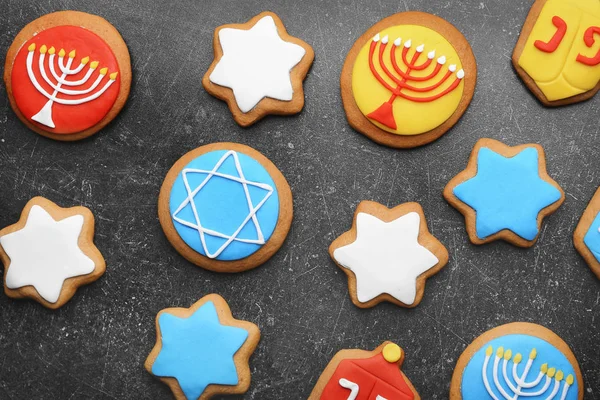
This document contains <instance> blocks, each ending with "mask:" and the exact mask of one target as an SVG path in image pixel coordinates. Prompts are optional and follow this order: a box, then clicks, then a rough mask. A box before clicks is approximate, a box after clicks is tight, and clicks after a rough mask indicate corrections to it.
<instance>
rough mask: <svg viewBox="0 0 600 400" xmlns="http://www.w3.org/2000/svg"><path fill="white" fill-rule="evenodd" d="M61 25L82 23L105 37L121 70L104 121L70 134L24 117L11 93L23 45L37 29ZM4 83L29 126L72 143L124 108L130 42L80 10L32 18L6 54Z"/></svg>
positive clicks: (86, 135) (127, 91)
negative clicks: (15, 69)
mask: <svg viewBox="0 0 600 400" xmlns="http://www.w3.org/2000/svg"><path fill="white" fill-rule="evenodd" d="M62 25H74V26H79V27H82V28H85V29H87V30H89V31H91V32H93V33H95V34H96V35H98V36H100V37H101V38H102V40H104V41H105V42H106V43H107V44H108V46H109V47H110V48H111V50H112V51H113V54H114V55H115V58H116V59H117V63H118V64H119V70H120V72H119V75H120V79H121V80H120V88H119V95H118V96H117V98H116V100H115V103H114V104H113V106H112V108H111V109H110V110H109V111H108V113H107V114H106V115H105V116H104V118H102V120H100V122H98V123H97V124H96V125H94V126H92V127H90V128H88V129H86V130H83V131H81V132H77V133H70V134H57V133H53V132H50V131H47V130H45V129H42V128H41V127H40V126H39V125H37V124H34V123H33V122H31V121H30V120H29V119H28V118H27V117H25V116H24V115H23V113H21V110H19V107H18V106H17V103H16V102H15V100H14V98H13V96H12V79H11V76H12V69H13V63H14V60H15V58H16V56H17V53H18V52H19V50H20V49H21V47H23V45H24V44H25V43H26V42H27V41H28V40H30V39H31V38H32V37H33V36H34V35H35V34H36V33H37V32H40V31H43V30H46V29H48V28H52V27H55V26H62ZM4 84H5V86H6V92H7V94H8V99H9V101H10V105H11V107H12V109H13V111H14V112H15V114H16V115H17V117H19V119H20V120H21V121H22V122H23V123H24V124H25V125H26V126H27V127H28V128H29V129H31V130H32V131H34V132H36V133H38V134H40V135H42V136H45V137H47V138H50V139H54V140H58V141H64V142H71V141H76V140H81V139H85V138H87V137H89V136H92V135H93V134H95V133H97V132H98V131H100V130H101V129H102V128H104V127H105V126H106V125H108V124H109V123H110V122H111V121H112V120H113V119H115V118H116V116H117V115H118V114H119V112H121V109H122V108H123V107H124V106H125V102H126V101H127V98H128V97H129V90H130V87H131V58H130V56H129V50H128V49H127V45H126V44H125V41H124V40H123V38H122V37H121V34H120V33H119V31H117V29H116V28H115V27H114V26H113V25H112V24H111V23H110V22H108V21H107V20H105V19H104V18H102V17H99V16H97V15H93V14H88V13H84V12H81V11H57V12H53V13H50V14H46V15H43V16H41V17H39V18H37V19H35V20H33V21H32V22H30V23H28V24H27V25H25V27H24V28H23V29H21V31H20V32H19V33H18V34H17V36H16V37H15V39H14V40H13V42H12V44H11V45H10V47H9V48H8V52H7V53H6V61H5V64H4Z"/></svg>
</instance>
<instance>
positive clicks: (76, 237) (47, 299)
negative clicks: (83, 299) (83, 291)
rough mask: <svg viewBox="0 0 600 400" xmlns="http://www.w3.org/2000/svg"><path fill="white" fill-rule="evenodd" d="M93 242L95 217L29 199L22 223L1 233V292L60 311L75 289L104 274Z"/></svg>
mask: <svg viewBox="0 0 600 400" xmlns="http://www.w3.org/2000/svg"><path fill="white" fill-rule="evenodd" d="M93 239H94V216H93V215H92V213H91V212H90V210H88V209H87V208H85V207H81V206H79V207H72V208H62V207H59V206H57V205H56V204H54V203H53V202H51V201H50V200H47V199H45V198H43V197H35V198H33V199H31V200H30V201H29V202H28V203H27V204H26V205H25V208H24V209H23V212H22V214H21V219H19V221H18V222H17V223H16V224H14V225H10V226H8V227H6V228H4V229H2V230H0V258H1V259H2V262H3V263H4V292H5V293H6V295H7V296H8V297H12V298H14V299H20V298H31V299H34V300H35V301H37V302H39V303H40V304H42V305H43V306H44V307H47V308H51V309H56V308H59V307H61V306H63V305H64V304H65V303H66V302H68V301H69V300H70V299H71V297H73V295H74V294H75V292H76V291H77V289H78V288H79V287H80V286H83V285H87V284H89V283H91V282H94V281H95V280H97V279H98V278H100V277H101V276H102V275H103V274H104V271H105V270H106V264H105V262H104V258H102V254H100V252H99V251H98V249H97V248H96V246H95V245H94V242H93Z"/></svg>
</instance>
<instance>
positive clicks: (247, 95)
mask: <svg viewBox="0 0 600 400" xmlns="http://www.w3.org/2000/svg"><path fill="white" fill-rule="evenodd" d="M219 42H220V44H221V48H222V49H223V56H222V57H221V59H220V60H219V62H218V63H217V65H216V67H215V69H214V70H213V72H212V73H211V74H210V77H209V79H210V81H211V82H213V83H216V84H217V85H221V86H225V87H228V88H231V89H232V90H233V94H234V96H235V100H236V103H237V105H238V107H239V108H240V110H241V111H242V112H244V113H246V112H248V111H250V110H252V109H253V108H254V107H255V106H256V105H257V104H258V102H259V101H261V100H262V99H263V98H265V97H271V98H274V99H277V100H282V101H290V100H292V97H293V95H294V90H293V88H292V81H291V78H290V71H291V70H292V68H294V66H295V65H296V64H298V63H299V62H300V61H301V60H302V58H303V57H304V54H305V53H306V50H304V48H302V46H299V45H297V44H294V43H290V42H286V41H284V40H283V39H281V37H280V36H279V33H278V32H277V26H276V25H275V21H274V20H273V17H271V16H266V17H263V18H261V19H260V20H259V21H258V22H257V23H256V24H255V25H254V26H253V27H252V28H250V29H248V30H243V29H235V28H224V29H221V30H220V31H219Z"/></svg>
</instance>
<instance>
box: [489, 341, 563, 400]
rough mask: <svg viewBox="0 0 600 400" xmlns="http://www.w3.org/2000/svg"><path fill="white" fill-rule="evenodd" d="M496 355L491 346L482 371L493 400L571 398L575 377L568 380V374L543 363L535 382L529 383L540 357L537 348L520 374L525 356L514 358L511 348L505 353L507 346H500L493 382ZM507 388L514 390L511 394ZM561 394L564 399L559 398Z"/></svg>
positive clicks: (497, 352)
mask: <svg viewBox="0 0 600 400" xmlns="http://www.w3.org/2000/svg"><path fill="white" fill-rule="evenodd" d="M493 353H494V349H493V348H492V346H489V347H488V348H487V349H486V352H485V360H484V362H483V368H482V370H481V376H482V378H483V384H484V386H485V389H486V390H487V392H488V394H489V395H490V396H491V398H492V399H493V400H502V399H505V400H516V399H518V398H520V397H539V398H543V399H545V400H552V399H556V400H565V399H566V398H567V393H568V392H569V388H570V387H571V386H572V385H573V382H574V377H573V375H569V376H567V378H566V379H564V373H563V372H562V371H560V370H558V371H557V370H556V368H548V364H543V365H542V366H541V368H540V371H539V373H538V374H537V376H536V377H535V378H534V379H533V380H530V381H527V378H528V376H529V372H530V370H531V366H532V364H533V361H534V360H535V358H536V357H537V351H536V349H533V350H532V351H531V353H530V354H529V360H528V361H527V364H526V365H525V368H524V369H523V373H522V374H520V375H519V373H518V365H519V363H520V362H521V361H522V358H523V357H522V356H521V354H520V353H517V354H516V355H515V356H514V358H513V356H512V351H511V350H510V349H508V350H506V351H505V350H504V348H503V347H499V348H498V349H497V350H496V355H495V356H494V364H493V366H492V368H491V376H492V380H491V383H490V379H489V376H488V374H489V373H490V371H488V364H489V363H490V359H491V358H492V355H493ZM511 358H512V363H513V365H512V371H510V369H509V367H508V364H509V363H510V362H511ZM511 372H512V373H511ZM544 377H545V379H544ZM563 379H564V380H563ZM501 382H503V383H504V385H502V384H501ZM561 385H562V390H561ZM506 387H508V388H509V390H510V391H507V390H506ZM492 388H495V389H496V390H495V391H494V390H493V389H492ZM496 392H498V393H500V395H501V396H502V397H501V398H499V397H498V396H497V395H496ZM557 395H558V396H560V397H557Z"/></svg>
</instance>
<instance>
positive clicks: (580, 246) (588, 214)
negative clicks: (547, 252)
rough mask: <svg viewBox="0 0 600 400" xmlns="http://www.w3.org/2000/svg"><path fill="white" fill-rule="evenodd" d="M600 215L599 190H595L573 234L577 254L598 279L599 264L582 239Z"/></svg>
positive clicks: (599, 276) (599, 273)
mask: <svg viewBox="0 0 600 400" xmlns="http://www.w3.org/2000/svg"><path fill="white" fill-rule="evenodd" d="M599 213H600V188H598V189H597V190H596V193H594V196H593V197H592V199H591V200H590V202H589V203H588V205H587V207H586V208H585V211H584V212H583V215H582V216H581V218H580V219H579V223H577V228H575V232H573V244H574V246H575V249H576V250H577V252H578V253H579V254H580V255H581V257H583V259H584V260H585V262H586V263H587V265H588V266H589V267H590V269H591V270H592V272H593V273H594V274H595V275H596V276H597V277H598V279H600V262H598V260H596V257H594V255H593V254H592V252H591V251H590V249H589V248H588V247H587V245H586V244H585V243H584V241H583V239H584V238H585V235H586V234H587V232H588V231H589V229H590V227H591V226H592V223H593V222H594V219H596V216H597V215H598V214H599Z"/></svg>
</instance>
